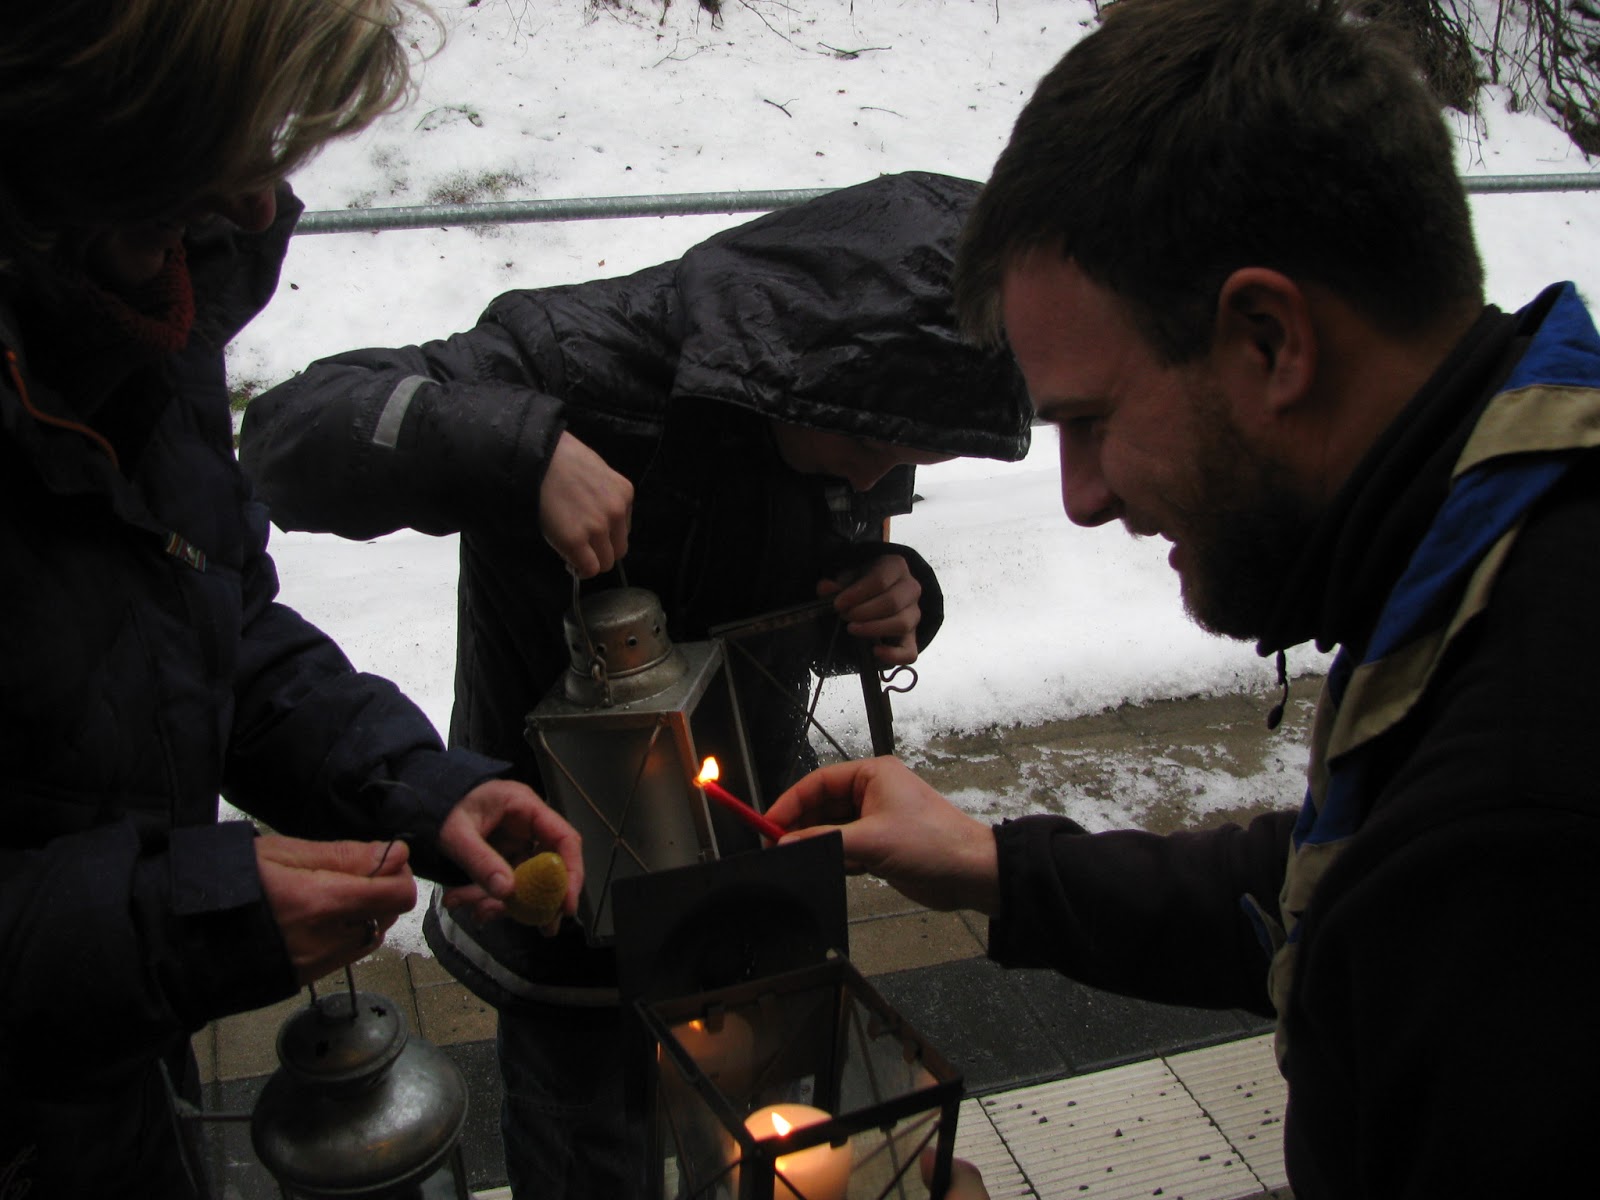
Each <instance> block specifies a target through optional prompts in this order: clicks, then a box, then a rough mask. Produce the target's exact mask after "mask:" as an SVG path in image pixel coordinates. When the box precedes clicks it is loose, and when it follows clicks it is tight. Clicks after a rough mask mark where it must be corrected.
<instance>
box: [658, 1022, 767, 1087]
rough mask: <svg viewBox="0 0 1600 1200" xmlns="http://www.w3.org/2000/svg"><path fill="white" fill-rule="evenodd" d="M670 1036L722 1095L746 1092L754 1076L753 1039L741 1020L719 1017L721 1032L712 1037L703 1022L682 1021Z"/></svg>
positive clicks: (747, 1023) (751, 1033)
mask: <svg viewBox="0 0 1600 1200" xmlns="http://www.w3.org/2000/svg"><path fill="white" fill-rule="evenodd" d="M672 1036H673V1037H675V1038H677V1039H678V1044H679V1045H680V1046H682V1047H683V1048H684V1049H685V1050H687V1051H688V1052H689V1057H690V1058H692V1059H694V1061H695V1065H696V1066H698V1067H699V1068H700V1070H701V1073H702V1074H704V1075H705V1076H706V1078H708V1079H709V1080H711V1082H712V1083H714V1084H716V1085H717V1087H718V1088H719V1089H720V1090H721V1091H722V1093H723V1095H725V1096H738V1095H739V1094H741V1093H743V1092H745V1091H747V1090H748V1089H749V1087H750V1082H751V1079H752V1078H753V1077H754V1074H755V1057H756V1035H755V1031H754V1030H752V1029H751V1028H750V1022H748V1021H746V1020H745V1019H744V1018H743V1017H741V1016H739V1015H738V1014H737V1013H725V1014H723V1017H722V1028H720V1029H718V1030H717V1031H716V1032H715V1033H713V1032H712V1031H711V1030H710V1029H709V1028H707V1027H706V1023H705V1022H704V1021H698V1020H696V1021H685V1022H684V1023H683V1024H682V1025H674V1026H673V1027H672Z"/></svg>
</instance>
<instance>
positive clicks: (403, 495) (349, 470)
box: [239, 263, 679, 540]
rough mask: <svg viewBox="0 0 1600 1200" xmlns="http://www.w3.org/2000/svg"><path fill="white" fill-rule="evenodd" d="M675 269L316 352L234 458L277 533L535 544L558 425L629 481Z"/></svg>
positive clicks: (655, 393)
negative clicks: (405, 340)
mask: <svg viewBox="0 0 1600 1200" xmlns="http://www.w3.org/2000/svg"><path fill="white" fill-rule="evenodd" d="M672 266H673V264H670V263H668V264H663V265H662V266H660V267H652V268H649V269H647V270H644V271H640V272H638V273H636V274H634V275H630V276H625V277H622V278H619V279H607V280H596V281H593V282H590V283H586V284H578V285H572V286H569V287H556V288H544V289H540V290H537V291H518V292H507V293H506V294H505V295H503V296H500V297H498V298H497V299H496V300H495V301H494V302H493V303H492V304H491V305H490V306H489V308H488V309H487V310H486V311H485V312H484V314H483V316H482V318H480V320H479V322H478V324H477V325H476V326H475V327H473V328H472V329H471V330H468V331H467V332H465V333H460V334H456V335H455V336H453V337H449V338H445V339H444V340H442V341H435V342H427V343H425V344H423V345H420V346H407V347H402V348H400V349H394V350H357V351H353V352H351V353H348V354H339V355H335V356H334V357H332V358H325V359H322V360H321V361H320V362H316V363H313V364H312V365H311V366H310V367H308V368H307V369H306V370H305V371H304V372H302V373H301V374H300V375H297V376H296V377H294V378H293V379H291V380H289V381H287V382H286V383H283V384H280V385H279V386H278V387H275V388H273V389H271V390H270V391H267V392H264V393H263V394H261V395H260V396H258V397H256V398H255V400H253V401H252V402H251V403H250V405H249V407H248V408H247V409H246V411H245V416H244V421H243V424H242V426H241V429H240V438H239V459H240V462H241V463H242V464H243V466H244V468H245V472H246V473H247V474H248V475H250V476H251V478H252V480H253V481H254V483H255V485H256V490H257V494H258V495H259V496H260V497H261V498H262V499H263V500H265V501H266V502H267V504H268V506H269V507H270V508H271V510H272V519H273V521H274V522H275V523H276V524H277V525H278V526H279V527H280V528H283V529H305V530H314V531H318V532H331V533H337V534H340V535H342V536H344V537H352V538H366V537H375V536H378V535H380V534H384V533H390V532H393V531H394V530H396V529H406V528H410V529H417V530H420V531H422V532H423V533H432V534H445V533H457V532H461V531H464V530H470V531H474V532H477V533H491V532H495V533H502V534H516V533H519V532H520V533H523V534H525V535H527V536H529V537H532V538H534V539H535V540H537V536H538V515H537V514H538V504H539V488H540V485H541V484H542V483H543V482H544V475H545V471H546V469H547V468H548V467H549V464H550V455H551V453H552V452H553V451H554V449H555V445H556V442H557V440H558V439H559V438H560V436H561V434H562V433H563V432H564V431H566V430H567V429H569V428H570V429H571V431H572V433H573V434H574V435H575V436H576V437H578V438H580V439H581V440H583V441H584V442H585V443H587V444H588V445H589V446H590V448H591V449H593V450H594V451H595V452H596V453H598V454H599V455H600V456H601V457H602V458H603V459H605V460H606V462H607V463H608V464H609V465H610V466H611V467H612V469H613V470H616V471H619V472H621V473H622V474H624V475H627V476H629V477H630V478H633V477H635V476H636V474H637V472H638V470H639V469H640V468H641V467H642V465H643V464H642V462H641V461H635V458H636V456H637V455H638V454H640V453H644V452H647V450H648V448H649V447H651V446H653V445H654V441H653V439H654V437H655V435H656V434H657V433H658V432H659V428H660V422H661V419H662V405H663V403H664V397H665V394H666V391H667V389H668V388H669V387H670V385H671V378H672V372H673V371H674V370H675V368H676V365H677V360H678V337H679V331H678V329H677V317H676V309H675V307H674V305H675V302H674V299H673V291H672ZM640 447H644V448H645V450H643V451H641V450H640Z"/></svg>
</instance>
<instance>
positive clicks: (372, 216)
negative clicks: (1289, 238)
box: [295, 171, 1600, 233]
mask: <svg viewBox="0 0 1600 1200" xmlns="http://www.w3.org/2000/svg"><path fill="white" fill-rule="evenodd" d="M1462 183H1463V184H1464V185H1465V187H1466V190H1467V191H1468V192H1469V193H1472V192H1477V193H1507V192H1586V191H1600V171H1597V172H1593V173H1589V174H1584V173H1579V174H1571V175H1468V176H1465V177H1463V179H1462ZM833 190H834V189H833V188H790V189H785V190H776V191H751V192H685V193H681V194H676V195H655V196H589V197H579V198H576V199H571V200H499V201H491V202H488V203H484V204H417V205H409V206H406V207H403V208H342V209H324V210H322V211H319V212H308V213H306V214H305V215H304V216H302V217H301V218H300V224H299V225H298V226H297V227H296V229H295V232H296V233H358V232H376V231H378V230H384V229H438V228H440V227H443V226H453V225H514V224H521V223H526V222H530V221H595V220H602V219H611V218H617V217H684V216H707V215H714V214H722V213H741V212H770V211H772V210H773V209H777V208H788V207H791V206H793V205H796V204H804V203H805V202H806V201H807V200H814V199H816V198H817V197H818V196H824V195H826V194H827V193H829V192H831V191H833Z"/></svg>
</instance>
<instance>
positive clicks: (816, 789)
mask: <svg viewBox="0 0 1600 1200" xmlns="http://www.w3.org/2000/svg"><path fill="white" fill-rule="evenodd" d="M767 816H768V817H770V818H771V819H772V820H774V821H776V822H777V823H778V824H779V825H782V826H784V827H785V828H786V829H790V830H793V831H794V832H792V833H791V834H790V835H789V838H803V837H815V836H817V835H818V834H821V833H827V832H829V831H831V830H834V829H837V830H838V831H839V832H840V833H841V834H842V835H843V837H844V859H845V868H846V869H847V870H849V871H851V872H853V873H857V874H859V873H861V872H866V873H868V874H871V875H876V876H877V877H878V878H880V879H882V880H884V881H885V882H886V883H888V884H890V885H891V886H892V887H893V888H894V889H895V890H896V891H898V892H899V893H901V895H903V896H905V897H907V898H908V899H911V900H915V901H916V902H917V903H918V904H925V905H927V906H928V907H929V908H934V909H940V910H943V911H948V910H950V909H955V908H968V909H974V910H976V911H978V912H982V913H987V914H989V915H990V916H993V915H995V914H996V913H997V912H998V911H999V909H1000V868H999V861H998V857H997V853H996V850H995V844H994V833H993V832H992V831H991V830H990V829H989V827H988V826H987V825H985V824H983V823H982V822H981V821H978V820H976V819H975V818H973V817H969V816H968V815H967V814H966V813H964V812H962V811H961V810H960V809H958V808H956V807H955V806H954V805H953V804H951V803H950V802H949V801H948V800H946V799H945V798H944V797H943V796H941V795H940V794H939V793H938V792H936V791H934V790H933V789H932V788H931V787H929V786H928V785H927V784H925V783H923V782H922V780H920V779H918V778H917V777H916V776H915V775H913V774H912V773H911V772H910V771H909V770H907V769H906V766H905V764H903V763H902V762H900V760H899V759H895V758H866V759H858V760H856V761H854V762H843V763H835V764H833V765H832V766H827V767H822V768H820V769H819V770H816V771H813V772H811V774H809V775H807V776H806V777H805V778H804V779H802V780H801V781H800V782H799V783H797V784H795V785H794V786H793V787H792V788H790V789H789V790H788V791H787V792H785V793H784V794H783V795H781V796H779V797H778V799H777V801H776V802H775V803H774V804H773V805H772V807H771V808H769V809H768V810H767ZM789 838H785V839H784V840H785V841H788V840H789Z"/></svg>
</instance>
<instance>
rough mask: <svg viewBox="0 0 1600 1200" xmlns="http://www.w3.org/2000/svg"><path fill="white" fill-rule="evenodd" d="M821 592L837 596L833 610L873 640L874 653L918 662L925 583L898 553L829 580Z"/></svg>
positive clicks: (891, 662)
mask: <svg viewBox="0 0 1600 1200" xmlns="http://www.w3.org/2000/svg"><path fill="white" fill-rule="evenodd" d="M817 595H819V596H832V597H833V610H834V612H836V613H838V614H839V616H840V617H841V618H843V620H844V621H845V631H846V632H847V633H849V634H850V635H851V636H852V637H858V638H866V639H868V640H870V641H872V642H873V643H874V645H873V647H872V656H873V657H874V658H875V659H877V661H878V662H879V663H881V664H882V665H884V666H886V667H892V666H900V665H902V664H905V663H914V662H916V661H917V624H918V623H919V622H920V621H921V620H922V609H921V607H920V606H919V605H918V601H919V600H921V599H922V585H921V584H920V583H918V582H917V581H916V578H915V577H914V576H913V575H912V574H911V568H910V567H908V566H907V565H906V560H905V559H903V558H901V557H900V556H899V555H898V554H885V555H884V556H883V557H882V558H880V559H877V560H876V561H875V562H873V564H872V565H871V566H870V567H868V568H867V569H866V571H864V572H862V573H860V574H855V573H853V572H852V573H851V574H849V575H844V576H840V577H839V578H837V579H824V580H823V581H822V582H821V583H819V584H817Z"/></svg>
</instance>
